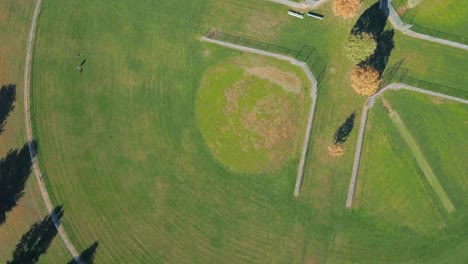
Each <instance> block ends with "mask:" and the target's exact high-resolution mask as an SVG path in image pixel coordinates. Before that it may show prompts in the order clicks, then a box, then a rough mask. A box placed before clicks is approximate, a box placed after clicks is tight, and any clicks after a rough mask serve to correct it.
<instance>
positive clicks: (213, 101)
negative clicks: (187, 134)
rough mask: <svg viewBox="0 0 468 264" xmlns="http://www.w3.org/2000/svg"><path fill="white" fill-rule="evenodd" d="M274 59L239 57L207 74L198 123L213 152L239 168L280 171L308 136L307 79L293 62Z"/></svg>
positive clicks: (220, 158)
mask: <svg viewBox="0 0 468 264" xmlns="http://www.w3.org/2000/svg"><path fill="white" fill-rule="evenodd" d="M254 58H255V57H254ZM269 62H271V61H270V60H266V59H263V60H262V59H259V60H255V59H252V58H249V57H247V56H242V57H237V58H235V59H232V60H230V61H227V62H223V63H221V64H218V65H216V66H214V67H211V68H210V69H208V70H207V71H206V72H205V74H204V76H203V78H202V82H201V87H200V88H199V91H198V94H197V101H196V115H197V121H198V126H199V129H200V130H201V133H202V135H203V138H204V139H205V141H206V144H207V145H208V147H209V149H210V151H211V153H212V154H213V156H214V157H215V158H216V159H217V160H218V161H220V162H221V163H222V164H223V165H224V166H226V167H228V168H229V169H231V170H233V171H237V172H242V173H262V172H270V171H273V170H276V169H278V168H279V167H281V166H282V165H283V164H284V163H285V162H286V161H287V160H290V159H291V158H294V156H295V149H296V146H297V143H298V140H297V139H298V135H302V134H303V129H302V128H303V127H304V121H305V120H304V112H305V111H304V108H305V104H307V100H306V98H308V97H306V96H305V93H306V91H305V89H304V88H303V83H304V80H301V78H300V77H298V75H299V74H300V73H298V72H297V71H296V70H297V69H294V67H293V66H292V65H290V64H288V63H279V62H276V63H273V64H271V63H269ZM291 68H292V69H291Z"/></svg>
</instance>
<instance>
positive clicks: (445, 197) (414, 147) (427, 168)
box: [389, 111, 455, 213]
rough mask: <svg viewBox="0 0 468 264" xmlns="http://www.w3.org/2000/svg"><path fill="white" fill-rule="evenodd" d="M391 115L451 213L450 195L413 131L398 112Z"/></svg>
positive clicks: (425, 174)
mask: <svg viewBox="0 0 468 264" xmlns="http://www.w3.org/2000/svg"><path fill="white" fill-rule="evenodd" d="M389 116H390V119H391V120H392V122H393V124H394V125H395V127H396V129H397V130H398V132H399V133H400V136H401V137H402V138H403V140H404V141H405V142H406V145H408V147H409V149H410V150H411V153H412V154H413V156H414V158H415V159H416V161H417V163H418V165H419V168H420V169H421V170H422V171H423V173H424V176H426V179H427V181H428V182H429V184H430V185H431V187H432V189H433V190H434V192H435V193H436V194H437V196H438V197H439V199H440V201H441V202H442V204H443V206H444V207H445V209H446V210H447V212H449V213H451V212H453V210H455V208H454V207H453V204H452V202H451V201H450V198H449V197H448V195H447V193H446V192H445V190H444V188H443V187H442V185H440V182H439V180H437V177H436V176H435V175H434V172H433V171H432V169H431V165H429V163H427V160H426V158H425V157H424V154H423V153H422V152H421V150H420V149H419V147H418V144H417V143H416V142H415V141H414V138H413V136H412V135H411V132H410V131H408V128H407V127H406V126H405V124H404V123H403V121H401V118H400V116H399V115H398V113H397V112H395V111H392V112H391V113H389Z"/></svg>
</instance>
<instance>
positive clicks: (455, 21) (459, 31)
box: [410, 0, 468, 38]
mask: <svg viewBox="0 0 468 264" xmlns="http://www.w3.org/2000/svg"><path fill="white" fill-rule="evenodd" d="M410 10H411V11H413V12H416V14H415V16H414V18H413V21H412V23H413V24H416V25H419V26H422V27H426V28H430V29H434V30H438V31H442V32H446V33H449V34H454V35H458V36H460V37H463V38H468V32H467V30H466V25H467V24H468V18H467V17H466V14H468V3H466V2H465V1H457V0H446V1H437V0H424V1H423V2H422V3H421V4H420V5H417V6H415V7H413V8H411V9H410ZM435 37H438V36H437V35H435Z"/></svg>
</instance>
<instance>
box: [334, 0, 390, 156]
mask: <svg viewBox="0 0 468 264" xmlns="http://www.w3.org/2000/svg"><path fill="white" fill-rule="evenodd" d="M360 8H361V0H333V3H332V10H333V12H334V13H335V15H336V16H340V17H343V18H344V19H349V18H352V17H354V16H355V15H356V14H357V13H358V11H359V9H360ZM386 22H387V15H386V13H385V12H382V10H380V7H379V3H375V4H374V5H372V6H371V7H370V8H368V9H366V10H365V11H364V12H363V13H362V14H361V16H360V17H359V19H358V20H357V21H356V24H355V25H354V27H353V28H352V30H351V32H350V34H349V36H348V39H347V41H346V43H344V50H345V55H346V57H347V58H348V59H349V60H350V61H351V62H353V63H354V65H355V66H354V68H353V70H352V72H351V76H350V79H351V87H352V89H353V90H354V91H355V92H356V93H357V94H360V95H364V96H371V95H373V94H375V93H376V92H377V90H378V89H379V86H380V83H381V76H382V74H383V72H384V70H385V67H386V64H387V62H388V58H389V57H390V53H391V51H392V49H393V48H394V42H393V35H394V32H393V30H387V31H384V28H385V25H386ZM352 120H353V122H351V118H348V119H347V122H345V123H344V124H343V125H342V126H341V127H340V128H339V129H338V131H337V133H338V134H340V133H341V135H346V136H347V133H348V134H349V132H350V131H351V129H352V127H353V125H354V115H353V116H352ZM337 133H335V137H334V140H333V143H332V144H331V145H330V146H329V147H328V150H329V152H330V154H331V155H332V156H334V157H339V156H341V155H343V153H344V146H343V144H344V142H345V139H346V137H344V139H343V138H340V137H338V138H337Z"/></svg>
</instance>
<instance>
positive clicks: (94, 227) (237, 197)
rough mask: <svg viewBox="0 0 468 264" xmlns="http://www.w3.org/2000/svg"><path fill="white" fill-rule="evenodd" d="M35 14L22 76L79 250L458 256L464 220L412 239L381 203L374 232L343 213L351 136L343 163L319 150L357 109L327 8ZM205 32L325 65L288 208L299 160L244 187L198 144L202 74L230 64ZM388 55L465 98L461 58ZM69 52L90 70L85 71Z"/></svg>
mask: <svg viewBox="0 0 468 264" xmlns="http://www.w3.org/2000/svg"><path fill="white" fill-rule="evenodd" d="M369 3H370V1H369V2H365V3H364V4H363V10H364V8H365V7H366V5H368V4H369ZM45 4H46V5H45V8H44V10H43V13H42V16H41V21H40V25H39V32H38V39H37V41H38V42H37V45H36V56H35V65H34V66H35V68H34V91H33V93H34V99H35V100H36V101H35V103H36V105H35V108H34V110H33V111H34V115H35V117H36V120H37V127H36V131H37V133H36V135H38V136H39V142H40V144H41V152H40V153H41V155H42V156H41V158H42V161H43V164H44V167H45V168H46V170H47V174H48V176H49V180H50V183H51V184H50V186H51V189H50V190H49V191H51V192H53V193H54V194H55V196H56V198H57V201H58V202H59V203H63V204H64V206H65V211H66V214H67V217H66V219H65V220H64V222H63V225H64V226H65V228H66V229H67V232H70V233H69V235H70V236H71V238H72V240H73V242H74V243H77V244H79V247H80V249H84V248H86V247H88V246H89V244H90V243H93V242H94V241H95V240H98V241H99V242H100V246H99V248H98V250H97V253H96V263H115V262H128V263H135V262H136V263H160V262H170V263H173V262H179V263H180V262H190V263H207V262H212V263H222V262H225V261H226V260H234V261H236V262H284V263H304V262H319V263H320V262H346V261H348V262H368V263H382V262H393V263H394V262H407V263H412V262H413V263H414V262H416V263H418V262H419V263H420V262H425V263H431V262H433V263H440V262H441V261H444V260H445V261H447V262H452V263H457V262H458V263H459V262H463V260H466V259H467V255H466V254H467V253H465V252H466V251H464V250H463V249H464V247H463V246H466V245H467V243H466V239H465V238H464V237H461V235H460V234H461V233H462V232H460V231H463V230H464V229H463V228H464V227H466V224H465V222H463V221H464V220H465V219H466V217H465V215H461V217H460V219H461V220H460V222H455V223H453V222H447V227H446V228H445V229H442V230H434V228H432V229H431V228H425V229H424V232H423V231H421V232H411V235H410V236H409V235H408V231H407V230H406V229H402V228H400V223H399V221H398V219H399V215H397V213H395V211H393V210H385V209H386V207H382V208H384V210H383V211H386V212H387V216H388V215H389V216H392V217H393V218H392V219H395V221H393V222H385V223H382V219H381V218H379V217H378V216H376V215H371V213H370V212H369V210H368V209H359V210H351V211H349V210H346V209H345V208H344V207H343V204H344V200H345V194H346V189H347V186H348V183H349V182H348V181H349V178H348V176H347V175H349V172H350V170H351V167H352V158H353V157H352V156H353V155H352V154H353V150H354V149H353V148H354V146H353V144H352V142H355V139H356V137H355V135H356V133H355V132H353V133H351V135H350V137H349V139H348V143H351V144H347V145H345V148H346V152H345V154H344V156H343V157H341V158H340V159H332V158H330V156H329V155H328V150H327V147H328V145H329V144H330V141H331V140H332V137H333V133H334V132H335V131H336V129H337V127H338V126H339V125H340V124H341V123H342V122H343V120H344V118H346V117H347V116H348V115H349V114H350V113H351V112H353V111H354V110H356V109H357V110H359V109H361V107H362V103H363V102H364V98H362V97H359V96H356V95H355V94H354V93H353V91H352V89H350V88H349V87H350V86H349V85H350V83H349V79H348V78H349V77H348V74H349V71H350V70H351V69H352V66H353V65H352V64H351V63H350V62H348V61H347V60H345V59H343V58H344V51H343V43H344V41H345V40H346V38H347V36H348V34H349V31H350V29H351V27H352V26H353V24H354V22H355V21H353V20H352V19H350V20H347V21H344V20H343V19H341V18H336V17H334V16H333V15H332V14H331V9H330V4H331V3H330V2H328V3H325V4H324V5H323V6H322V7H321V9H320V10H319V11H318V12H321V13H323V14H325V15H326V17H327V19H326V20H323V21H317V20H312V19H310V20H306V19H304V20H301V21H299V19H296V18H293V17H289V16H287V14H286V13H285V9H284V6H282V5H277V4H272V3H268V2H264V1H244V0H236V1H233V0H230V1H228V0H226V1H208V0H205V1H201V0H200V1H192V2H190V1H171V2H167V1H166V2H164V1H160V2H151V1H149V2H148V1H147V2H145V3H140V4H138V5H135V4H134V3H133V2H131V1H122V0H118V1H101V2H96V1H88V0H81V1H67V2H64V1H58V0H48V1H47V2H46V3H45ZM180 10H184V12H180ZM174 14H177V16H174ZM102 17H105V18H106V19H102ZM213 27H214V29H216V30H219V31H222V32H228V33H231V34H234V35H241V36H247V37H250V38H253V39H258V40H261V41H265V42H271V43H274V44H277V45H281V46H286V47H290V48H294V49H300V48H301V47H302V46H303V45H304V44H307V45H310V46H314V47H316V48H317V50H318V52H319V54H320V55H321V56H323V57H324V60H325V61H327V62H328V63H329V64H328V65H329V68H328V70H327V76H328V77H326V78H325V80H324V82H323V86H321V87H320V89H319V99H318V103H317V112H316V116H315V117H316V119H315V121H314V127H315V128H314V129H313V132H312V138H311V142H310V147H311V149H310V152H309V155H308V159H307V165H306V166H307V167H306V168H308V169H307V170H306V172H305V183H304V186H303V189H302V190H301V195H300V196H299V197H298V198H297V199H293V198H292V197H291V196H292V195H291V193H292V191H293V187H294V180H295V177H289V175H294V174H295V171H296V169H297V160H296V161H294V160H292V161H291V162H287V163H286V164H285V165H284V166H283V167H281V168H280V170H278V171H275V172H274V173H264V174H261V175H260V177H251V175H246V174H243V173H236V172H233V171H229V170H226V169H225V168H224V167H222V166H220V165H219V162H217V161H215V160H213V158H212V156H211V154H210V152H209V150H208V149H207V148H206V144H205V142H204V140H203V137H202V135H201V133H200V131H199V129H198V124H197V122H196V113H195V100H196V94H197V91H198V87H199V86H200V82H201V79H202V75H203V72H204V71H205V70H207V69H209V68H210V67H214V66H216V65H218V64H219V63H220V62H221V61H222V60H223V59H225V58H226V57H228V56H236V55H240V54H241V53H240V52H235V51H231V50H228V49H223V48H215V47H212V46H210V45H205V44H203V43H200V41H199V37H200V35H201V34H203V33H204V32H206V30H207V29H208V28H213ZM398 34H399V33H397V35H398ZM398 36H399V35H398ZM396 47H397V48H395V52H394V53H392V58H393V56H394V55H395V56H396V57H395V58H394V61H395V62H396V61H399V60H400V59H401V58H402V57H403V56H406V55H407V54H409V53H411V55H412V56H411V57H410V58H407V60H406V61H405V64H406V63H408V65H409V64H411V65H412V66H409V67H413V66H418V67H419V69H418V72H417V74H418V76H417V77H418V78H421V79H423V80H427V79H428V78H429V79H431V80H432V81H434V82H438V83H442V84H443V83H444V82H446V81H449V82H452V83H453V85H451V86H454V85H455V86H456V87H461V88H464V87H466V82H467V81H468V80H466V78H462V76H463V75H462V74H464V71H463V67H450V66H453V65H455V64H458V65H463V64H462V62H464V58H465V57H464V54H463V53H457V52H454V50H455V49H446V48H443V47H441V46H440V45H433V44H430V43H429V44H427V43H419V42H414V41H412V40H410V39H409V38H406V37H403V36H401V37H400V38H396ZM397 49H399V50H398V52H397ZM407 49H410V52H408V50H407ZM206 51H209V52H208V53H209V55H208V56H206ZM77 52H80V53H81V55H82V56H85V57H86V58H87V59H88V60H87V62H86V64H85V69H84V71H83V73H82V74H81V75H80V73H79V72H78V71H77V70H76V68H75V67H76V65H77V64H79V63H80V62H81V61H79V60H78V59H75V58H74V56H75V54H76V53H77ZM434 54H436V55H437V56H436V55H434ZM426 57H431V58H433V59H431V60H425V61H422V59H424V58H426ZM392 58H391V60H392ZM454 61H455V63H454ZM389 64H390V65H391V64H392V62H390V63H389ZM411 69H413V68H411ZM447 73H448V74H452V75H454V76H455V77H456V76H458V79H456V80H455V79H453V78H452V77H453V76H451V75H450V76H449V75H447ZM356 114H357V115H358V116H359V115H360V114H359V113H356ZM385 116H387V115H385ZM356 122H357V123H358V122H359V120H356ZM388 122H391V121H390V120H388ZM390 124H391V123H390ZM343 175H346V176H343ZM464 186H466V184H465V185H464ZM420 203H421V200H420V199H416V200H415V201H414V203H413V204H414V206H415V208H418V206H420ZM455 205H457V204H456V203H455ZM382 206H383V205H382ZM425 208H427V207H425ZM459 208H460V207H458V206H457V211H456V212H454V214H458V213H459V212H460V210H459ZM441 209H442V210H443V208H441ZM426 212H429V213H427V214H423V216H427V215H429V216H430V215H431V212H432V211H431V210H428V211H426ZM458 216H460V215H458ZM407 219H409V221H415V219H418V218H415V217H412V216H411V217H408V218H407ZM428 226H430V227H432V226H433V225H432V222H430V224H428Z"/></svg>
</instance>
